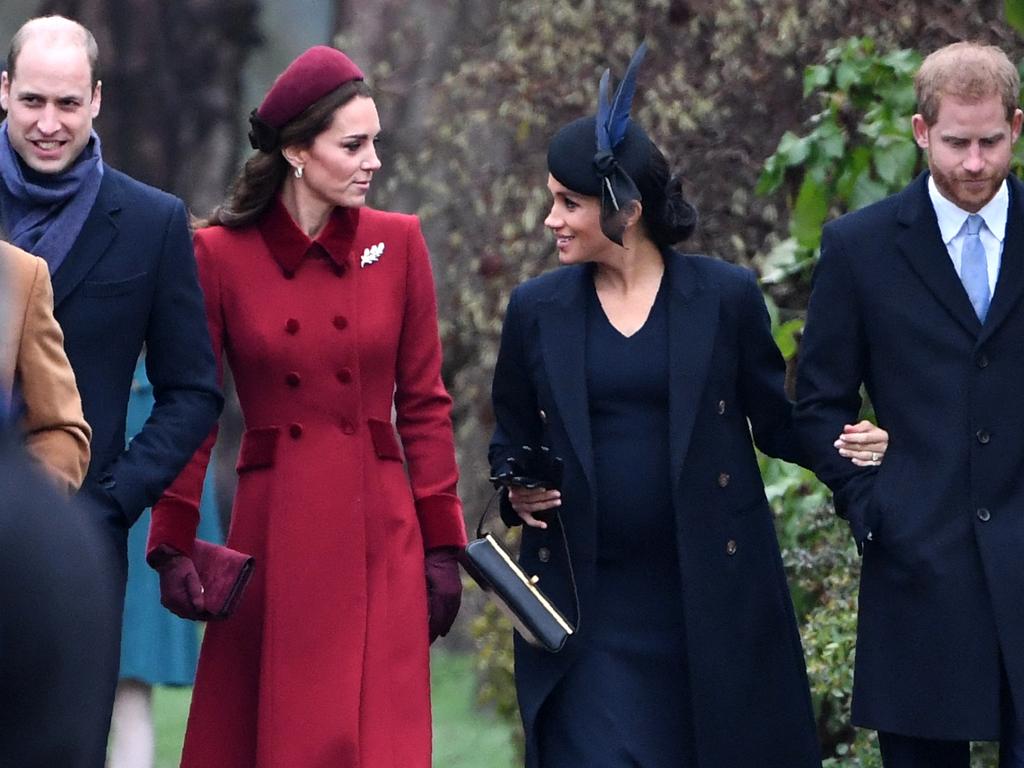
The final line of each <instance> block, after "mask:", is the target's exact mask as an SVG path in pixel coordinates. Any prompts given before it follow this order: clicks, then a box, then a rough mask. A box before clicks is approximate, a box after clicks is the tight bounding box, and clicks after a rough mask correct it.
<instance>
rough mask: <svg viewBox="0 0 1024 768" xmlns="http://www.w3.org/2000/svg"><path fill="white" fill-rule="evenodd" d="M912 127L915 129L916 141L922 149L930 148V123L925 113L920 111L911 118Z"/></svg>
mask: <svg viewBox="0 0 1024 768" xmlns="http://www.w3.org/2000/svg"><path fill="white" fill-rule="evenodd" d="M910 127H911V128H912V129H913V130H914V141H916V142H917V146H919V147H920V148H921V149H928V123H926V122H925V119H924V115H922V114H920V113H918V114H916V115H914V116H913V117H912V118H910Z"/></svg>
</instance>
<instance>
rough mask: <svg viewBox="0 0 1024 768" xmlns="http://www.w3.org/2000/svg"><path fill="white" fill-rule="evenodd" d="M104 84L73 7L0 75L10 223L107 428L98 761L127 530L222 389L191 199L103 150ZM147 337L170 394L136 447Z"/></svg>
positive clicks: (112, 672)
mask: <svg viewBox="0 0 1024 768" xmlns="http://www.w3.org/2000/svg"><path fill="white" fill-rule="evenodd" d="M101 85H102V84H101V82H100V80H99V77H98V63H97V49H96V41H95V40H94V39H93V36H92V35H91V34H90V33H89V31H88V30H86V29H85V28H84V27H82V26H81V25H80V24H77V23H76V22H73V21H71V20H69V19H65V18H62V17H60V16H49V17H43V18H38V19H32V20H30V21H28V22H26V24H25V25H23V26H22V28H21V29H20V30H18V32H17V33H16V34H15V36H14V38H13V40H12V43H11V52H10V54H9V56H8V60H7V68H6V70H5V71H4V72H3V74H2V75H0V107H2V108H3V109H4V110H6V111H7V119H6V120H5V122H4V124H3V126H2V129H0V222H2V224H3V226H4V227H5V228H6V229H7V230H8V233H9V238H10V240H11V241H12V242H14V244H15V245H18V246H19V247H21V248H23V249H24V250H27V251H29V252H31V253H34V254H35V255H37V256H40V257H41V258H43V259H45V260H46V262H47V263H48V265H49V269H50V272H51V274H52V279H53V294H54V316H55V317H56V318H57V322H59V323H60V325H61V328H62V329H63V331H64V347H65V349H66V351H67V356H68V359H69V360H70V361H71V367H72V368H73V369H74V371H75V378H76V380H77V383H78V389H79V392H80V393H81V397H82V406H83V409H84V411H85V418H86V421H87V422H88V423H89V425H90V426H91V427H92V432H93V434H92V460H91V463H90V466H89V471H88V474H87V475H86V479H85V483H84V485H83V486H82V489H81V491H80V492H79V496H80V497H84V501H85V502H88V504H83V507H82V508H83V510H85V511H86V514H87V515H88V519H89V520H90V524H91V525H92V526H93V529H94V530H95V531H96V533H97V534H98V538H99V541H100V545H101V546H102V547H103V548H104V552H105V555H104V556H105V557H106V559H107V562H109V563H110V564H111V565H112V569H111V572H110V573H109V578H108V581H107V589H108V590H109V592H110V594H111V595H112V596H113V598H114V600H115V601H116V603H117V607H116V610H115V614H116V616H115V618H113V619H112V620H111V621H110V622H109V626H108V627H107V629H108V634H107V636H106V637H103V638H101V641H100V642H97V643H96V644H95V646H94V647H93V648H92V649H91V651H92V655H91V657H90V659H91V661H90V663H91V664H94V665H96V666H97V667H100V668H102V669H103V670H104V675H103V680H104V682H103V684H102V686H100V687H101V688H102V690H103V694H104V698H103V700H102V701H94V702H92V704H91V705H90V706H91V709H92V711H93V712H94V713H95V724H96V729H97V731H98V733H99V735H98V737H97V738H96V739H94V743H95V744H96V745H97V747H96V750H95V751H94V754H93V755H92V758H91V760H90V761H89V762H83V763H81V765H83V766H86V765H87V766H95V768H101V767H102V766H103V765H104V762H105V734H106V730H107V725H108V723H109V718H110V711H111V707H112V705H113V698H114V688H115V685H116V683H117V670H118V661H119V647H120V636H121V627H120V621H121V620H120V604H121V602H123V599H124V586H125V579H126V576H127V561H126V547H127V537H128V528H129V526H131V525H132V524H133V523H134V522H135V520H136V519H138V517H139V515H140V514H141V513H142V510H143V509H144V508H145V507H147V506H150V505H152V504H153V502H155V501H156V500H157V499H158V498H159V497H160V494H161V493H162V492H163V490H164V489H165V488H166V487H167V486H168V485H169V484H170V483H171V481H172V480H173V479H174V478H175V477H176V476H177V474H178V473H179V472H180V470H181V468H182V467H183V466H184V465H185V463H186V462H187V461H188V459H189V458H190V457H191V456H192V454H193V452H194V451H195V450H196V448H198V446H199V444H200V443H201V442H202V440H203V438H204V437H205V436H206V435H207V434H208V433H209V431H210V429H211V427H212V426H213V424H214V422H215V420H216V418H217V415H218V413H219V412H220V407H221V403H222V399H221V395H220V392H219V390H218V387H217V383H216V366H215V362H214V359H213V350H212V346H211V344H210V336H209V331H208V330H207V325H206V313H205V310H204V308H203V298H202V292H201V290H200V288H199V281H198V277H197V274H196V265H195V255H194V253H193V250H192V240H191V235H190V233H189V228H188V220H187V215H186V212H185V206H184V205H183V204H182V202H181V201H180V200H178V199H177V198H175V197H172V196H171V195H168V194H166V193H164V192H160V191H159V190H156V189H153V188H152V187H149V186H146V185H145V184H142V183H140V182H138V181H136V180H134V179H132V178H130V177H128V176H126V175H125V174H123V173H120V172H119V171H117V170H115V169H114V168H111V167H110V166H109V165H107V164H105V163H104V162H103V158H102V154H101V149H100V140H99V136H98V135H97V134H96V133H95V132H94V131H93V130H92V122H93V119H94V118H95V117H97V116H98V115H99V111H100V96H101ZM143 346H145V348H146V372H147V375H148V377H149V379H150V381H151V382H152V383H153V395H154V398H155V401H156V403H155V405H154V407H153V412H152V414H151V416H150V417H149V419H148V420H147V421H146V424H145V425H144V426H143V428H142V431H141V432H140V433H139V434H138V435H137V436H136V437H135V438H134V439H133V440H132V441H131V443H130V445H128V446H127V447H126V446H125V441H124V434H125V417H126V412H127V404H128V395H129V392H130V389H131V383H132V375H133V373H134V371H135V364H136V361H137V360H138V357H139V353H140V352H141V351H142V348H143ZM2 760H3V757H2V756H0V762H2Z"/></svg>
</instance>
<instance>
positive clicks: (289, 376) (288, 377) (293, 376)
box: [284, 371, 302, 387]
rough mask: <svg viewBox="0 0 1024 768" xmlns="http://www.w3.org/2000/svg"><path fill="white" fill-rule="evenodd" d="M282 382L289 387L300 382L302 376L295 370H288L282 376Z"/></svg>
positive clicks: (295, 385)
mask: <svg viewBox="0 0 1024 768" xmlns="http://www.w3.org/2000/svg"><path fill="white" fill-rule="evenodd" d="M284 383H285V384H287V385H288V386H289V387H297V386H299V384H301V383H302V377H301V376H299V374H297V373H296V372H295V371H288V373H286V374H285V376H284Z"/></svg>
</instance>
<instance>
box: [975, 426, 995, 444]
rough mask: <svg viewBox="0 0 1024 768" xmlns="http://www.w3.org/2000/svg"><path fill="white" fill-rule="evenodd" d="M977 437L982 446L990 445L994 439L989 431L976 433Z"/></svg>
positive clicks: (981, 430)
mask: <svg viewBox="0 0 1024 768" xmlns="http://www.w3.org/2000/svg"><path fill="white" fill-rule="evenodd" d="M975 437H977V438H978V442H979V443H981V444H982V445H988V442H989V440H991V439H992V436H991V435H990V434H989V433H988V430H987V429H979V430H978V431H977V432H976V433H975Z"/></svg>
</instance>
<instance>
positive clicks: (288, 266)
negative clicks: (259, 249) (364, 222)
mask: <svg viewBox="0 0 1024 768" xmlns="http://www.w3.org/2000/svg"><path fill="white" fill-rule="evenodd" d="M358 220H359V209H357V208H344V207H341V206H338V207H336V208H335V209H334V210H333V211H332V212H331V216H330V218H329V219H328V220H327V224H326V225H325V226H324V228H323V230H322V231H321V232H320V234H319V235H317V236H316V238H315V239H312V240H311V239H310V238H309V237H308V236H307V235H306V233H305V232H303V231H302V230H301V229H299V227H298V225H297V224H296V223H295V222H294V221H293V220H292V217H291V215H290V214H289V213H288V210H287V209H286V208H285V207H284V203H282V202H281V198H280V197H277V198H274V202H272V203H271V204H270V206H269V207H268V208H267V212H266V214H265V215H264V216H263V219H262V220H261V221H260V225H259V227H260V234H261V235H262V236H263V241H264V242H265V243H266V244H267V248H269V249H270V253H271V255H272V256H273V257H274V261H276V262H277V263H278V264H279V265H280V266H281V269H282V270H283V271H284V272H285V274H295V272H296V271H297V270H298V269H299V267H300V266H301V265H302V262H303V261H304V260H305V259H306V258H307V257H310V258H323V257H326V258H329V259H330V260H331V261H332V262H334V265H335V268H336V269H340V270H345V269H347V268H348V267H349V266H350V265H349V253H350V252H351V251H352V238H353V236H354V235H355V231H356V222H357V221H358Z"/></svg>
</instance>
